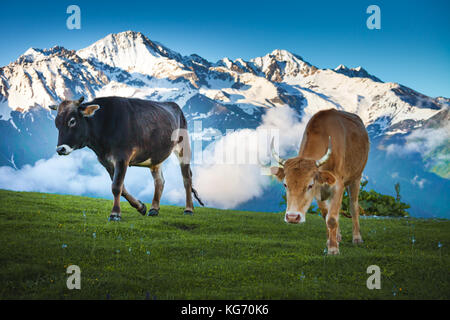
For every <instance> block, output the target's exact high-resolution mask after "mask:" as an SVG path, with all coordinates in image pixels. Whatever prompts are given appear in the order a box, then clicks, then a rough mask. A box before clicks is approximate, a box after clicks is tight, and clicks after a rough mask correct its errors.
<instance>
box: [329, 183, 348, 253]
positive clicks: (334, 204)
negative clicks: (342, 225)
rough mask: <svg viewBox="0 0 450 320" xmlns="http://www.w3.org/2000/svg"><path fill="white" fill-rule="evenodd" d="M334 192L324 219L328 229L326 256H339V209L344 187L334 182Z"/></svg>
mask: <svg viewBox="0 0 450 320" xmlns="http://www.w3.org/2000/svg"><path fill="white" fill-rule="evenodd" d="M335 188H336V190H335V192H334V195H333V197H332V198H331V199H330V209H329V211H328V214H327V217H326V223H327V228H328V241H327V246H328V254H330V255H331V254H339V242H338V237H337V236H338V233H339V211H340V209H341V203H342V195H343V193H344V186H343V185H342V184H341V183H340V182H336V187H335Z"/></svg>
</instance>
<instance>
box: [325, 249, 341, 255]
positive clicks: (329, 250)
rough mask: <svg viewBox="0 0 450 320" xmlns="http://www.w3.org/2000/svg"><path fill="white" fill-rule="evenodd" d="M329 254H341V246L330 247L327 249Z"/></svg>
mask: <svg viewBox="0 0 450 320" xmlns="http://www.w3.org/2000/svg"><path fill="white" fill-rule="evenodd" d="M327 253H328V255H330V256H331V255H337V254H339V248H328V250H327Z"/></svg>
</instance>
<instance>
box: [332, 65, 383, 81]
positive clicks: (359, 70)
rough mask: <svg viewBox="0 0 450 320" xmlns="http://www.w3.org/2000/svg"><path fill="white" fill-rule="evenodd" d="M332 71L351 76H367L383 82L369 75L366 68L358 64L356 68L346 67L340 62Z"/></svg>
mask: <svg viewBox="0 0 450 320" xmlns="http://www.w3.org/2000/svg"><path fill="white" fill-rule="evenodd" d="M334 71H335V72H337V73H341V74H344V75H346V76H348V77H351V78H369V79H372V80H373V81H375V82H383V81H381V80H380V79H379V78H377V77H375V76H373V75H371V74H370V73H369V72H367V70H366V69H364V68H363V67H361V66H358V67H356V68H348V67H346V66H345V65H343V64H340V65H338V66H337V67H336V68H334Z"/></svg>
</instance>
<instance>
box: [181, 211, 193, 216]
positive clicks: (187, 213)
mask: <svg viewBox="0 0 450 320" xmlns="http://www.w3.org/2000/svg"><path fill="white" fill-rule="evenodd" d="M183 214H184V215H187V216H193V215H194V211H192V210H184V212H183Z"/></svg>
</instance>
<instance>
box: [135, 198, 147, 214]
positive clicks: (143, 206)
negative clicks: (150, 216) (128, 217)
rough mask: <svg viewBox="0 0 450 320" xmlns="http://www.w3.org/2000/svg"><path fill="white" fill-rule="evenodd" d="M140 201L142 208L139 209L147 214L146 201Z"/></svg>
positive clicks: (141, 212)
mask: <svg viewBox="0 0 450 320" xmlns="http://www.w3.org/2000/svg"><path fill="white" fill-rule="evenodd" d="M139 203H140V204H141V209H137V211H138V212H139V213H140V214H142V215H143V216H145V214H146V213H147V206H146V205H145V203H142V202H141V201H139Z"/></svg>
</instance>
